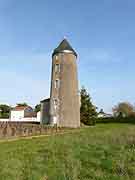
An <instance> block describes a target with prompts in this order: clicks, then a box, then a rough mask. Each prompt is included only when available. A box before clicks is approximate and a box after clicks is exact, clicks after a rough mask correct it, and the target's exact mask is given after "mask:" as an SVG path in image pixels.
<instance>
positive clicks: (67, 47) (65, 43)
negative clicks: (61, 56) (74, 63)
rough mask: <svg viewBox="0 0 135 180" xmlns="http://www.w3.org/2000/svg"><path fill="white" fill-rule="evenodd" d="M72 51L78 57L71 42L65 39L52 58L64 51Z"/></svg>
mask: <svg viewBox="0 0 135 180" xmlns="http://www.w3.org/2000/svg"><path fill="white" fill-rule="evenodd" d="M65 50H66V51H70V52H72V53H73V54H74V55H75V56H77V53H76V52H75V50H74V49H73V48H72V47H71V45H70V44H69V42H68V41H67V39H63V41H62V42H61V43H60V44H59V46H58V47H57V48H56V49H54V51H53V54H52V56H54V55H55V54H57V53H61V52H63V51H65Z"/></svg>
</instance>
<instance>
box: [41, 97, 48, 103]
mask: <svg viewBox="0 0 135 180" xmlns="http://www.w3.org/2000/svg"><path fill="white" fill-rule="evenodd" d="M46 101H50V98H48V99H43V100H42V101H40V102H41V103H42V102H46Z"/></svg>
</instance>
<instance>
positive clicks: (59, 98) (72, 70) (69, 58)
mask: <svg viewBox="0 0 135 180" xmlns="http://www.w3.org/2000/svg"><path fill="white" fill-rule="evenodd" d="M50 123H51V124H57V126H59V127H73V128H77V127H79V126H80V101H79V89H78V76H77V54H76V52H75V51H74V49H73V48H72V47H71V46H70V44H69V43H68V41H67V40H66V39H64V40H63V41H62V42H61V43H60V44H59V46H58V47H57V48H56V49H55V50H54V52H53V54H52V75H51V92H50Z"/></svg>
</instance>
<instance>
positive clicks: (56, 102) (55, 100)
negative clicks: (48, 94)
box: [53, 99, 58, 109]
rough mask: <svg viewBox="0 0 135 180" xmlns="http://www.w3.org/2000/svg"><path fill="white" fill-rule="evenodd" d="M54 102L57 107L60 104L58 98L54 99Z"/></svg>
mask: <svg viewBox="0 0 135 180" xmlns="http://www.w3.org/2000/svg"><path fill="white" fill-rule="evenodd" d="M53 103H54V108H55V109H57V106H58V100H57V99H54V101H53Z"/></svg>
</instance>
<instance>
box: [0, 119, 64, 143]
mask: <svg viewBox="0 0 135 180" xmlns="http://www.w3.org/2000/svg"><path fill="white" fill-rule="evenodd" d="M64 130H65V129H64V128H58V127H50V126H45V125H40V124H29V123H21V122H0V139H3V138H15V137H25V136H36V135H44V134H53V133H56V132H63V131H64Z"/></svg>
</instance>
